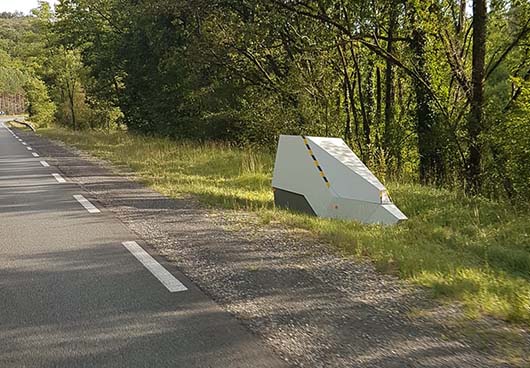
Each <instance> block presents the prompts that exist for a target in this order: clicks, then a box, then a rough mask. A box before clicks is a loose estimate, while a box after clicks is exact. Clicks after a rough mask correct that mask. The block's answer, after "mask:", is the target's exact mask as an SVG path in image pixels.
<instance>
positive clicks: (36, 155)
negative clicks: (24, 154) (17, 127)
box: [31, 152, 39, 157]
mask: <svg viewBox="0 0 530 368" xmlns="http://www.w3.org/2000/svg"><path fill="white" fill-rule="evenodd" d="M31 154H32V155H33V157H39V154H38V153H35V152H31Z"/></svg>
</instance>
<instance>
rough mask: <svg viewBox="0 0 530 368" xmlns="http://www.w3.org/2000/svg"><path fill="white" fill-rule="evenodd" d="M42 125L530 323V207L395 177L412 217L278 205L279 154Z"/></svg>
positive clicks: (161, 180)
mask: <svg viewBox="0 0 530 368" xmlns="http://www.w3.org/2000/svg"><path fill="white" fill-rule="evenodd" d="M40 133H41V134H43V135H45V136H47V137H50V138H53V139H58V140H61V141H63V142H65V143H68V144H71V145H74V146H76V147H78V148H80V149H83V150H86V151H88V152H90V153H92V154H94V155H96V156H98V157H101V158H104V159H107V160H109V161H111V162H113V163H116V164H122V165H127V166H128V167H130V168H131V169H133V170H134V171H136V172H137V174H138V175H139V177H141V178H142V180H143V181H144V182H145V183H146V184H148V185H149V186H151V187H153V188H154V189H155V190H157V191H159V192H161V193H163V194H166V195H169V196H173V197H179V196H183V195H193V196H196V197H197V198H199V199H200V200H201V201H203V202H204V203H207V204H209V205H212V206H218V207H225V208H232V209H244V210H250V211H254V212H256V213H258V215H259V216H260V217H261V219H262V220H263V222H264V223H268V222H270V221H278V222H280V223H282V224H284V225H287V226H291V227H295V228H302V229H307V230H309V231H310V232H312V233H313V234H315V236H318V237H320V238H322V239H324V240H326V241H329V242H330V243H331V244H333V245H334V246H336V247H338V248H339V249H340V250H342V251H343V252H344V253H345V254H347V255H353V256H357V257H363V258H368V259H370V260H372V261H373V262H374V263H375V264H376V265H377V266H378V268H379V269H380V270H382V271H385V272H392V273H397V274H398V275H400V276H401V277H402V278H404V279H406V280H409V281H412V282H414V283H416V284H419V285H422V286H425V287H427V288H429V289H430V290H432V292H433V295H434V296H436V297H441V298H443V299H445V300H448V301H450V302H452V301H459V302H462V304H463V305H464V306H465V307H466V309H465V310H466V311H467V313H468V315H469V316H470V317H479V316H484V315H490V316H493V317H497V318H500V319H503V320H507V321H510V322H516V323H521V324H523V325H526V326H530V210H528V209H527V208H526V209H525V208H523V207H521V208H514V207H513V206H511V205H509V204H507V203H498V202H494V201H490V200H487V199H483V198H475V199H471V198H468V197H466V196H464V195H462V194H461V193H459V192H451V191H448V190H441V189H434V188H430V187H424V186H420V185H414V184H397V183H389V184H388V185H387V186H388V188H389V191H390V193H391V194H392V197H393V199H394V201H395V202H396V203H397V205H398V206H399V207H400V208H401V209H402V210H403V212H404V213H405V214H407V216H408V217H409V220H408V221H406V222H404V223H403V224H400V225H399V226H394V227H382V226H376V225H370V226H367V225H360V224H357V223H354V222H347V221H336V220H326V219H319V218H314V217H308V216H303V215H298V214H292V213H289V212H287V211H279V210H275V209H274V206H273V196H272V191H271V172H272V167H273V156H272V155H271V154H268V153H265V152H259V151H251V150H242V149H238V148H233V147H229V146H228V145H224V144H214V143H206V144H197V143H191V142H175V141H171V140H168V139H160V138H147V137H141V136H135V135H133V134H128V133H126V132H113V133H111V134H107V133H103V132H86V131H85V132H81V133H74V132H72V131H69V130H64V129H60V128H49V129H43V130H40Z"/></svg>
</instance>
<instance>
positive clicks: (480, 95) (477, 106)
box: [466, 0, 487, 194]
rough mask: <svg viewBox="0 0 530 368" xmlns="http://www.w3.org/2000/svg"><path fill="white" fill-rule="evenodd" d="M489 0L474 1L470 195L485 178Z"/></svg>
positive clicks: (468, 168) (469, 166)
mask: <svg viewBox="0 0 530 368" xmlns="http://www.w3.org/2000/svg"><path fill="white" fill-rule="evenodd" d="M486 25H487V10H486V0H473V51H472V52H473V63H472V71H471V87H472V99H471V111H470V114H469V119H468V123H467V134H468V139H469V148H468V158H467V167H466V181H467V183H466V184H467V185H466V191H467V192H468V193H469V194H478V193H479V192H480V188H481V184H482V180H481V177H480V174H481V160H482V145H481V143H480V134H481V133H482V129H483V123H484V122H483V119H484V111H483V109H484V65H485V56H486Z"/></svg>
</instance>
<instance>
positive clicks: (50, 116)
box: [24, 78, 56, 127]
mask: <svg viewBox="0 0 530 368" xmlns="http://www.w3.org/2000/svg"><path fill="white" fill-rule="evenodd" d="M24 90H25V91H26V94H27V98H28V113H29V117H30V119H31V121H33V122H35V123H37V124H38V125H39V126H40V127H47V126H48V125H50V124H51V123H53V121H54V117H55V109H56V107H55V104H53V102H52V101H51V99H50V97H49V95H48V89H47V88H46V85H45V84H44V82H43V81H42V80H40V79H37V78H30V79H29V80H28V81H27V82H26V84H25V85H24Z"/></svg>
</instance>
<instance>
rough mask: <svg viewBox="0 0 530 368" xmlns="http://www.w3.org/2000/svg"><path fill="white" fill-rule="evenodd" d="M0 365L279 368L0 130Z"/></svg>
mask: <svg viewBox="0 0 530 368" xmlns="http://www.w3.org/2000/svg"><path fill="white" fill-rule="evenodd" d="M0 221H1V222H0V367H186V368H188V367H223V368H229V367H283V366H284V364H283V363H282V361H281V360H280V359H279V358H277V357H276V356H275V355H274V354H273V353H271V352H270V351H268V350H267V349H266V348H264V347H263V345H262V344H261V343H260V340H259V339H258V338H257V337H256V336H255V335H252V334H251V333H250V332H248V331H247V330H246V329H245V328H244V327H243V326H242V325H241V324H240V323H239V322H238V321H237V320H236V319H235V318H234V317H232V316H231V315H229V314H228V313H226V312H224V311H223V310H222V309H221V308H220V307H219V306H218V305H216V304H215V303H214V302H213V301H212V300H211V299H210V298H208V297H207V296H206V295H204V294H203V293H202V292H201V291H200V290H199V289H198V288H197V287H196V286H195V285H194V284H193V283H191V282H190V281H189V280H188V279H187V278H186V277H185V276H184V275H182V274H181V273H180V272H179V271H178V270H177V269H175V268H174V267H172V265H171V264H168V263H167V262H165V261H164V260H163V259H161V258H160V257H158V256H156V255H150V254H149V252H150V249H149V245H148V244H145V243H144V242H142V239H139V238H138V237H137V236H136V235H135V234H134V233H132V232H131V231H130V230H129V229H128V228H127V227H126V226H125V225H124V224H122V223H121V222H120V221H119V220H117V219H116V218H114V217H113V215H112V214H111V213H110V212H107V211H106V210H105V209H104V208H101V206H100V205H98V203H97V199H95V198H90V195H89V194H88V193H86V192H84V191H83V190H82V188H81V187H79V186H78V185H77V184H74V183H72V182H70V181H69V179H68V177H66V176H65V175H63V174H62V173H61V172H60V171H59V170H58V169H57V168H55V167H54V166H53V165H50V164H49V163H48V162H47V161H46V157H40V156H39V153H38V152H36V151H35V150H34V149H33V148H32V147H30V146H29V145H28V144H27V143H26V142H23V141H22V139H20V138H17V135H16V131H14V130H13V131H12V130H9V129H8V128H7V127H5V126H4V124H3V123H2V120H0Z"/></svg>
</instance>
